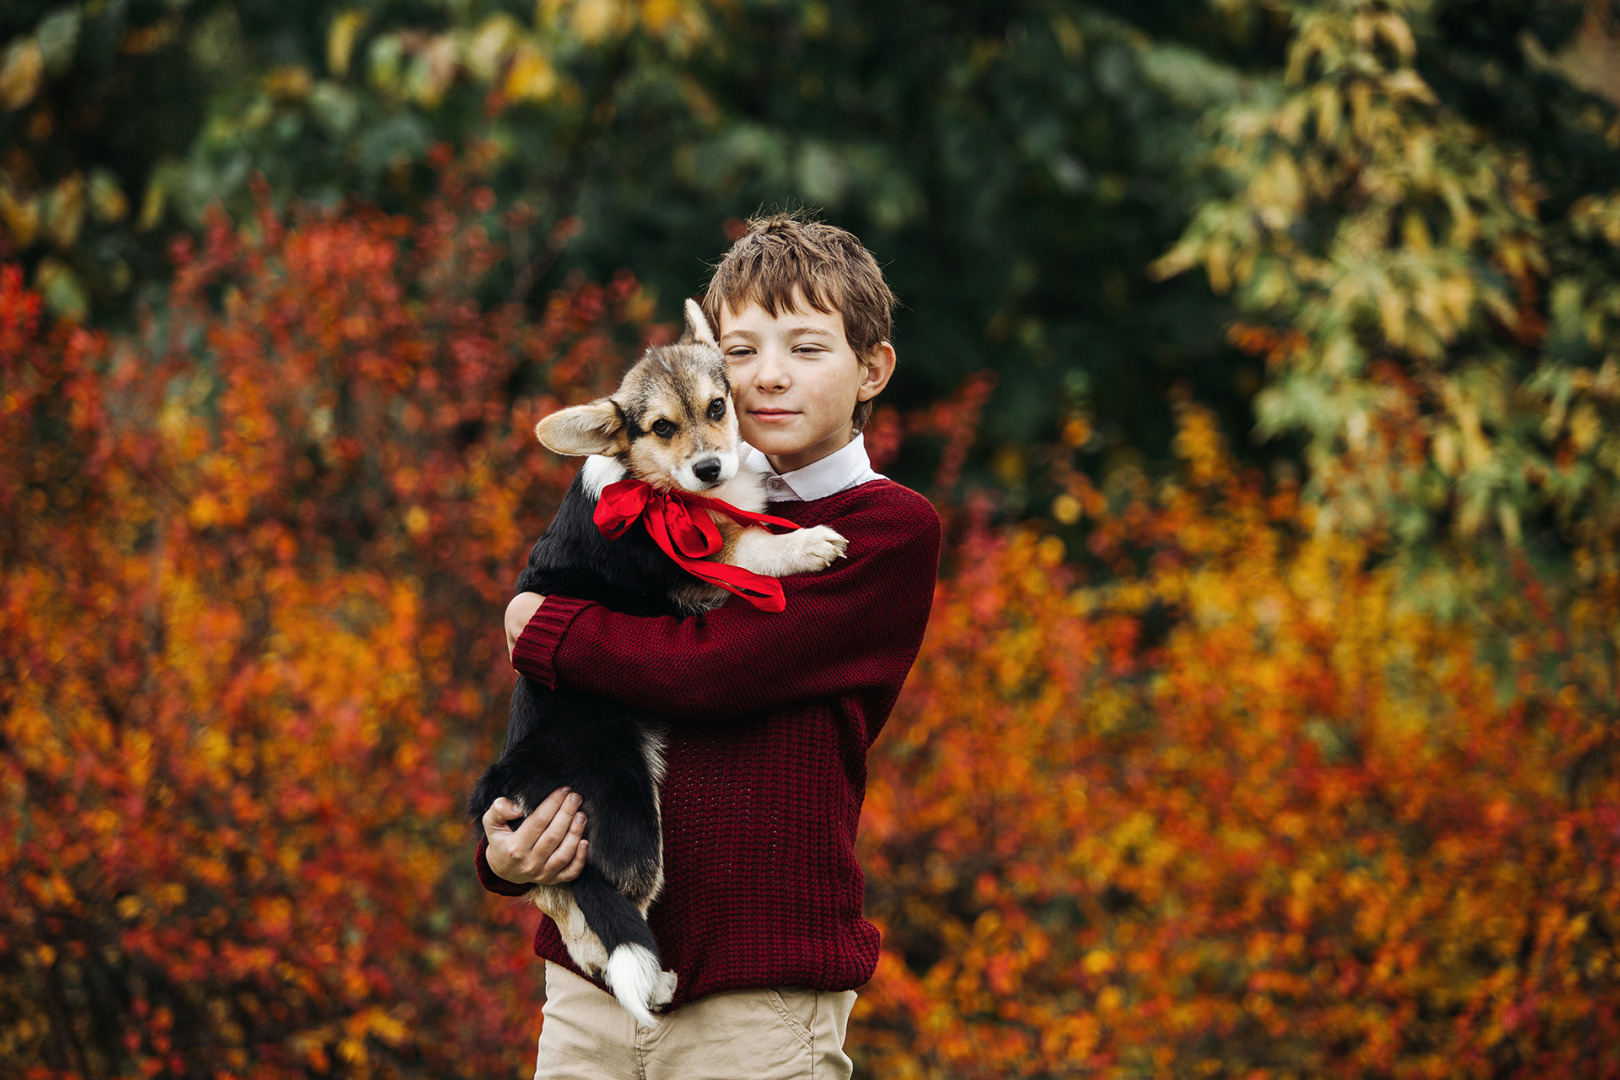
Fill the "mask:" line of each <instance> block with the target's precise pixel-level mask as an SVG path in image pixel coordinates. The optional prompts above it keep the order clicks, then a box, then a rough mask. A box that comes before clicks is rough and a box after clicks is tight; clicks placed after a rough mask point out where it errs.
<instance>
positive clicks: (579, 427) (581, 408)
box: [534, 398, 629, 457]
mask: <svg viewBox="0 0 1620 1080" xmlns="http://www.w3.org/2000/svg"><path fill="white" fill-rule="evenodd" d="M534 435H535V438H537V439H539V440H540V443H541V445H543V446H544V447H545V448H546V449H547V450H551V451H553V452H555V453H558V454H563V455H565V456H567V457H583V456H584V455H586V454H609V455H611V454H617V453H619V452H620V451H621V450H624V449H625V448H626V446H627V445H628V444H629V440H628V439H627V438H626V437H625V431H624V413H622V412H620V411H619V406H618V405H617V404H616V403H615V402H614V400H613V399H612V398H598V399H597V400H595V401H593V402H591V403H590V404H589V405H575V406H574V407H573V408H571V409H563V410H561V411H560V412H554V413H552V414H551V415H550V416H548V417H546V418H545V419H544V420H542V421H540V422H539V423H538V424H536V425H534Z"/></svg>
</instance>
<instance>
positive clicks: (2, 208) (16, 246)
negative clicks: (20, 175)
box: [0, 184, 39, 251]
mask: <svg viewBox="0 0 1620 1080" xmlns="http://www.w3.org/2000/svg"><path fill="white" fill-rule="evenodd" d="M0 225H4V226H5V230H6V235H7V236H8V237H9V238H10V239H11V246H12V249H13V250H14V251H22V250H24V249H25V248H27V247H28V246H29V245H31V244H32V243H33V242H34V238H35V237H36V236H38V235H39V199H38V198H37V197H34V196H30V197H29V198H26V199H23V198H18V197H17V196H16V195H15V194H13V193H12V190H11V186H10V185H9V184H0Z"/></svg>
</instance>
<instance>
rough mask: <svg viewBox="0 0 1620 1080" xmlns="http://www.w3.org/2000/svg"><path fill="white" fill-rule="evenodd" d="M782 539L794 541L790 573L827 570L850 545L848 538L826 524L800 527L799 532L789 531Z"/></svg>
mask: <svg viewBox="0 0 1620 1080" xmlns="http://www.w3.org/2000/svg"><path fill="white" fill-rule="evenodd" d="M782 539H784V540H790V541H792V548H793V554H792V557H791V559H790V565H791V567H792V569H790V570H788V571H786V572H787V573H789V574H805V573H809V572H811V571H813V570H825V569H826V568H827V567H829V566H831V565H832V563H833V560H834V559H837V558H840V557H841V556H842V555H843V554H844V551H845V549H847V548H848V547H849V541H848V540H845V539H844V538H843V537H842V536H841V535H839V534H838V532H837V531H835V530H833V529H829V528H828V527H827V526H825V525H814V526H811V527H810V528H808V529H800V530H799V531H798V532H793V533H788V534H787V535H786V536H784V537H782Z"/></svg>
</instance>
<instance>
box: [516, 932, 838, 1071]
mask: <svg viewBox="0 0 1620 1080" xmlns="http://www.w3.org/2000/svg"><path fill="white" fill-rule="evenodd" d="M854 1004H855V991H853V990H845V991H843V992H841V993H831V992H828V991H824V990H823V991H818V990H793V989H784V990H734V991H730V992H727V993H723V994H712V995H710V996H709V997H706V998H699V999H698V1000H697V1001H694V1002H691V1003H690V1004H687V1005H682V1006H681V1007H680V1008H678V1009H675V1010H672V1011H671V1012H667V1013H664V1014H663V1015H662V1016H660V1017H659V1024H658V1026H657V1027H656V1028H638V1027H637V1026H636V1022H635V1020H633V1019H632V1018H631V1016H630V1014H629V1013H627V1012H625V1011H624V1008H623V1006H621V1005H620V1004H619V1003H618V1002H617V1001H615V1000H614V999H613V998H612V997H611V996H609V995H608V994H605V993H603V992H602V991H601V990H598V989H597V988H596V987H595V986H593V985H592V984H590V983H589V982H587V981H585V980H584V979H582V978H580V977H579V976H578V975H575V974H574V973H573V972H571V971H569V970H568V969H567V968H564V967H560V966H558V965H557V964H553V963H551V962H550V961H547V962H546V1005H545V1022H544V1024H542V1026H541V1029H540V1054H539V1058H538V1060H537V1061H536V1063H535V1070H534V1077H535V1080H789V1078H791V1080H849V1075H850V1071H851V1068H852V1065H851V1063H850V1060H849V1058H848V1057H846V1056H845V1055H844V1030H845V1028H846V1027H847V1025H848V1024H849V1010H850V1008H851V1007H853V1006H854Z"/></svg>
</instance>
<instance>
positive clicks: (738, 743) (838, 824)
mask: <svg viewBox="0 0 1620 1080" xmlns="http://www.w3.org/2000/svg"><path fill="white" fill-rule="evenodd" d="M769 509H770V512H771V513H773V514H777V515H779V516H781V517H785V518H788V519H789V520H791V521H794V522H796V523H798V524H800V525H830V526H832V527H833V528H835V529H837V530H838V531H839V532H841V533H842V534H843V535H844V536H845V538H846V539H848V540H849V551H848V555H847V557H846V558H844V559H840V560H838V561H837V562H836V563H834V564H833V566H831V567H829V568H828V569H827V570H824V571H822V572H820V573H817V574H800V575H797V576H794V577H790V578H785V579H783V585H784V586H785V589H786V593H787V610H786V611H783V612H780V613H777V614H769V613H766V612H762V611H758V610H756V609H755V608H754V607H752V606H751V605H749V604H747V603H745V602H743V601H741V600H736V599H733V600H732V601H731V602H730V603H728V604H726V605H725V606H724V607H721V608H719V609H717V610H715V611H711V612H709V613H708V614H706V615H702V616H698V617H695V618H689V619H676V618H641V617H637V616H632V615H621V614H618V613H615V612H612V611H609V610H607V609H606V608H604V607H602V606H600V605H598V604H590V603H585V602H582V601H579V600H575V599H572V598H569V597H560V596H559V597H548V598H547V599H546V602H545V603H544V604H543V605H541V607H540V610H539V611H538V612H536V613H535V616H534V618H533V620H531V621H530V623H529V625H528V627H527V628H526V629H525V630H524V631H523V634H522V636H521V637H519V638H518V641H517V646H516V648H515V650H514V651H513V655H512V664H513V666H514V667H516V668H517V670H518V671H520V672H522V673H523V674H525V675H528V676H529V677H530V678H533V679H536V680H538V681H539V682H540V683H542V684H543V685H546V686H559V685H561V686H570V687H574V688H577V689H580V690H588V691H590V692H592V693H595V694H600V695H602V696H604V697H610V698H616V699H618V700H620V701H624V702H627V703H629V704H632V705H637V706H640V707H642V708H645V709H647V710H649V711H651V712H653V713H656V714H658V715H660V716H664V717H667V718H668V719H669V720H670V721H671V732H670V739H669V746H668V750H667V753H666V759H667V766H668V768H667V772H666V775H665V779H664V795H663V821H664V890H663V892H662V894H661V895H660V896H659V898H658V901H657V903H655V904H654V905H653V908H652V911H651V913H650V914H649V922H650V923H651V924H652V929H653V933H654V934H655V935H656V936H657V938H658V945H659V951H660V953H661V954H662V959H663V962H664V966H665V967H666V968H669V969H671V970H673V971H675V972H677V973H678V974H679V976H680V983H679V987H678V989H677V990H676V994H675V1002H674V1003H675V1004H680V1003H682V1002H685V1001H690V1000H692V999H694V998H699V997H703V996H705V995H707V994H713V993H716V992H717V991H721V990H738V989H751V988H761V987H774V986H797V987H808V988H812V989H818V990H852V989H854V988H856V987H858V986H860V985H862V984H863V983H865V982H866V981H867V980H868V979H870V978H871V976H872V971H873V968H874V967H875V966H876V964H877V957H878V932H877V928H876V927H874V926H872V924H871V923H869V922H867V921H866V920H865V919H864V918H863V917H862V915H861V900H862V895H863V890H864V880H863V878H862V876H861V869H860V867H859V866H858V865H857V864H856V861H855V826H856V822H857V821H858V819H859V817H860V812H861V803H862V801H863V800H864V798H865V795H866V752H867V749H868V748H869V747H870V746H871V745H872V740H873V739H875V738H876V737H877V734H878V732H879V731H880V730H882V728H883V723H884V721H885V720H887V719H888V716H889V710H890V709H892V708H893V707H894V701H895V698H896V696H897V695H898V694H899V693H900V685H901V683H903V682H904V681H905V677H906V672H907V671H909V670H910V668H911V663H912V661H913V660H915V659H916V656H917V649H918V646H919V645H920V644H921V642H922V635H923V627H924V625H925V624H926V623H927V621H928V609H929V605H930V604H931V602H932V600H933V593H934V579H935V575H936V573H937V570H938V564H939V544H940V526H939V518H938V516H937V515H936V514H935V513H934V508H933V507H932V506H931V505H930V504H929V503H928V501H927V500H926V499H924V498H923V497H922V496H921V495H918V494H917V493H916V492H914V491H911V490H910V489H908V488H904V487H901V486H900V485H899V484H896V483H894V482H893V481H890V480H873V481H870V482H868V483H865V484H862V485H860V486H858V487H854V488H850V489H848V490H846V491H842V492H839V493H838V494H835V495H830V496H827V497H826V498H823V499H817V500H814V501H812V502H785V503H772V504H771V506H770V508H769ZM477 866H478V876H479V880H481V881H482V882H483V884H484V887H485V888H487V889H489V890H490V891H492V892H497V893H501V894H503V895H506V896H520V895H522V894H523V893H525V892H527V891H528V888H529V886H526V885H517V884H513V883H512V882H509V881H504V880H502V879H501V878H498V877H496V876H495V875H494V873H493V872H492V871H491V870H490V869H489V864H488V862H487V861H485V857H484V845H483V844H482V843H480V844H479V847H478V854H477ZM534 951H535V953H536V954H537V955H539V956H541V957H543V958H545V959H547V960H553V961H555V962H557V963H559V964H562V965H563V966H565V967H567V968H569V969H570V970H574V971H578V969H577V968H575V967H574V965H573V963H572V962H571V961H570V960H569V958H568V952H567V950H566V949H564V948H563V945H562V941H561V939H560V938H559V937H558V935H557V931H556V927H555V926H554V925H553V924H552V923H551V920H549V919H545V920H543V921H542V922H541V924H540V928H539V930H538V931H537V932H536V934H535V938H534Z"/></svg>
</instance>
